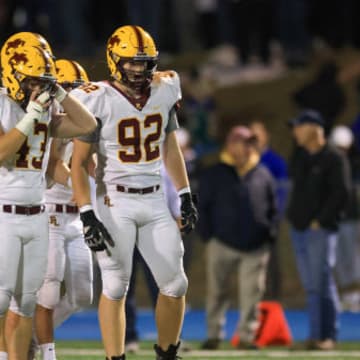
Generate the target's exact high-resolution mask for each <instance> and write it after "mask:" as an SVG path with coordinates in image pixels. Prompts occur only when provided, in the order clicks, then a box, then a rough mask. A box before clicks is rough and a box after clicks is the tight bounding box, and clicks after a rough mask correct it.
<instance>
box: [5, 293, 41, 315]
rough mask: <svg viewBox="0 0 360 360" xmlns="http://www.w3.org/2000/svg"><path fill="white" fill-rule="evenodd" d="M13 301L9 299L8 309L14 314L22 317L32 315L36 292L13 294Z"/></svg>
mask: <svg viewBox="0 0 360 360" xmlns="http://www.w3.org/2000/svg"><path fill="white" fill-rule="evenodd" d="M14 298H15V299H14V301H11V304H10V310H11V311H12V312H14V313H15V314H18V315H20V316H24V317H33V316H34V312H35V307H36V300H37V297H36V294H35V293H26V294H21V295H16V296H14Z"/></svg>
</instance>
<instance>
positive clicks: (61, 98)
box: [55, 85, 68, 103]
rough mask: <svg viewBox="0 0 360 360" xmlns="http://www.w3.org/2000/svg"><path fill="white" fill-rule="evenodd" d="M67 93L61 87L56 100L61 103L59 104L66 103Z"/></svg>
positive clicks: (57, 91)
mask: <svg viewBox="0 0 360 360" xmlns="http://www.w3.org/2000/svg"><path fill="white" fill-rule="evenodd" d="M67 94H68V93H67V91H66V90H64V89H63V88H62V87H61V86H60V85H59V87H58V89H57V90H56V93H55V99H56V100H57V101H58V102H59V103H62V102H63V101H64V99H65V98H66V96H67Z"/></svg>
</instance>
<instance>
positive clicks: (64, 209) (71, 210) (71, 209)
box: [54, 204, 79, 214]
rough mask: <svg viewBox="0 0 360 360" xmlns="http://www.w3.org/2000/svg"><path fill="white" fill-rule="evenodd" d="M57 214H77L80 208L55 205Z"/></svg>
mask: <svg viewBox="0 0 360 360" xmlns="http://www.w3.org/2000/svg"><path fill="white" fill-rule="evenodd" d="M54 205H55V212H57V213H66V214H77V213H78V212H79V208H78V207H77V206H76V205H67V204H54Z"/></svg>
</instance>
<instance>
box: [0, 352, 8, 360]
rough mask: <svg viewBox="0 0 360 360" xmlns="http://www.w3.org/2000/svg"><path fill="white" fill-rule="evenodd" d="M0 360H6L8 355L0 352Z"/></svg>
mask: <svg viewBox="0 0 360 360" xmlns="http://www.w3.org/2000/svg"><path fill="white" fill-rule="evenodd" d="M0 360H8V354H7V353H6V352H5V351H0Z"/></svg>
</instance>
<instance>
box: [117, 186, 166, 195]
mask: <svg viewBox="0 0 360 360" xmlns="http://www.w3.org/2000/svg"><path fill="white" fill-rule="evenodd" d="M159 189H160V185H154V186H149V187H146V188H142V189H139V188H129V187H126V186H122V185H116V190H117V191H120V192H125V193H129V194H150V193H153V192H155V191H158V190H159Z"/></svg>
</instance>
